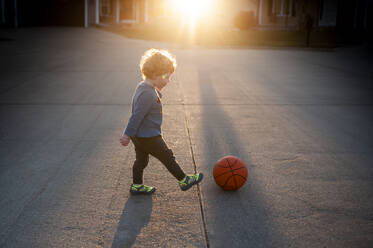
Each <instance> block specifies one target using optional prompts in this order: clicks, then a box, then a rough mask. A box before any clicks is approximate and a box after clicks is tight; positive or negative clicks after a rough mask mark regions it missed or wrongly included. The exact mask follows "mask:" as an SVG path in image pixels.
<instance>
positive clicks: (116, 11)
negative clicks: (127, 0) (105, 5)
mask: <svg viewBox="0 0 373 248" xmlns="http://www.w3.org/2000/svg"><path fill="white" fill-rule="evenodd" d="M119 19H120V2H119V0H117V1H116V5H115V23H116V24H118V23H119Z"/></svg>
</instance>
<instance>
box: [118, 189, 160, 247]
mask: <svg viewBox="0 0 373 248" xmlns="http://www.w3.org/2000/svg"><path fill="white" fill-rule="evenodd" d="M152 205H153V203H152V196H150V195H141V196H130V197H129V198H128V200H127V202H126V206H125V207H124V209H123V213H122V216H121V217H120V220H119V224H118V228H117V231H116V233H115V236H114V241H113V243H112V246H111V247H112V248H119V247H120V248H124V247H132V245H133V244H134V243H135V241H136V238H137V236H138V235H139V234H140V232H141V229H142V228H143V227H145V226H146V225H147V224H148V223H149V220H150V216H151V213H152Z"/></svg>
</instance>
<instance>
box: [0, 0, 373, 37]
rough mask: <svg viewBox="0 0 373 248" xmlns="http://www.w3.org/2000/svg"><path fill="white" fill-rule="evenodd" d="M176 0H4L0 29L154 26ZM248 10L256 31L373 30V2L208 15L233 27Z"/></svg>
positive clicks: (329, 0)
mask: <svg viewBox="0 0 373 248" xmlns="http://www.w3.org/2000/svg"><path fill="white" fill-rule="evenodd" d="M173 1H182V0H35V1H30V0H0V9H1V11H0V14H1V18H0V21H1V26H2V27H29V26H61V25H62V26H82V27H88V26H90V25H98V24H100V25H105V24H128V25H136V24H148V23H149V24H151V23H154V22H158V21H159V20H166V21H167V20H169V19H170V18H174V17H175V16H177V15H178V13H176V11H175V8H174V5H173V4H172V2H173ZM185 1H188V0H185ZM200 1H204V0H200ZM245 13H247V14H246V15H248V16H249V17H250V18H246V19H244V20H246V21H247V22H252V23H251V24H250V25H249V26H252V27H253V28H256V29H269V30H271V29H273V30H299V29H301V28H302V25H305V22H307V21H308V24H311V26H312V28H314V29H334V30H339V31H341V32H347V33H348V32H351V33H359V34H363V35H369V34H370V33H372V31H373V0H210V1H209V11H208V18H207V19H208V21H209V22H210V23H213V24H214V25H216V26H225V27H232V28H234V27H235V26H237V25H235V20H236V19H237V16H238V15H244V14H245ZM206 15H207V12H206Z"/></svg>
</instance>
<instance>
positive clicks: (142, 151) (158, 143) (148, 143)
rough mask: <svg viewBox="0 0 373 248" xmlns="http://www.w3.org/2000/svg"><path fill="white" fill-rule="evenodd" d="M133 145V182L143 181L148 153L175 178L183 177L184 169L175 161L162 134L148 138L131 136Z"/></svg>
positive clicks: (180, 178)
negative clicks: (134, 157) (134, 152)
mask: <svg viewBox="0 0 373 248" xmlns="http://www.w3.org/2000/svg"><path fill="white" fill-rule="evenodd" d="M131 140H132V142H133V144H134V145H135V151H136V160H135V163H134V164H133V168H132V170H133V183H134V184H142V183H143V172H144V169H145V167H146V166H147V165H148V162H149V154H150V155H152V156H154V157H156V158H157V159H158V160H159V161H161V162H162V164H164V165H165V166H166V168H167V169H168V171H169V172H171V174H172V175H173V176H174V177H175V178H176V179H177V180H179V181H180V180H182V179H183V178H184V177H185V173H184V171H183V170H182V169H181V168H180V166H179V164H178V163H177V162H176V160H175V157H174V154H173V152H172V150H171V149H169V148H168V147H167V145H166V143H165V142H164V140H163V138H162V136H155V137H149V138H140V137H131Z"/></svg>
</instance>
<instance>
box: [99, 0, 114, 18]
mask: <svg viewBox="0 0 373 248" xmlns="http://www.w3.org/2000/svg"><path fill="white" fill-rule="evenodd" d="M100 15H101V16H110V15H111V0H101V1H100Z"/></svg>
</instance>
